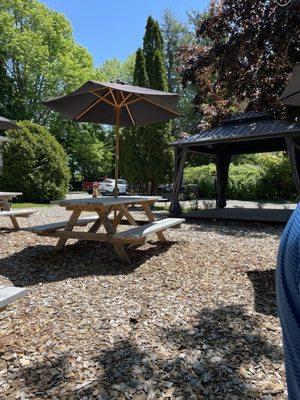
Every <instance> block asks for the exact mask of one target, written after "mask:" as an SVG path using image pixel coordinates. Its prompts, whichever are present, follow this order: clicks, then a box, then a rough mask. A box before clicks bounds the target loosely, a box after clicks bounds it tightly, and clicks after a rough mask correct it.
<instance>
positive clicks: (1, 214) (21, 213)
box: [0, 208, 37, 217]
mask: <svg viewBox="0 0 300 400" xmlns="http://www.w3.org/2000/svg"><path fill="white" fill-rule="evenodd" d="M35 212H37V210H33V209H21V208H20V209H16V210H10V211H0V217H10V216H18V217H22V216H30V215H31V214H33V213H35Z"/></svg>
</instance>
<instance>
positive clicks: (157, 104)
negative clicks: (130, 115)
mask: <svg viewBox="0 0 300 400" xmlns="http://www.w3.org/2000/svg"><path fill="white" fill-rule="evenodd" d="M137 96H138V97H140V98H141V99H142V100H145V101H147V102H148V103H151V104H154V105H155V106H157V107H159V108H162V109H164V110H166V111H168V112H170V113H172V114H174V115H178V116H179V117H180V116H181V114H180V113H178V112H176V111H173V110H171V109H170V108H168V107H165V106H162V105H160V104H159V103H156V102H155V101H153V100H150V99H147V97H143V96H140V95H138V94H137Z"/></svg>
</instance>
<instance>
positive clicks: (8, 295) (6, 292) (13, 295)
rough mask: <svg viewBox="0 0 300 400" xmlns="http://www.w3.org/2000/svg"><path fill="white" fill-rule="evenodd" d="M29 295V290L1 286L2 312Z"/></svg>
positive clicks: (0, 305) (0, 308) (0, 306)
mask: <svg viewBox="0 0 300 400" xmlns="http://www.w3.org/2000/svg"><path fill="white" fill-rule="evenodd" d="M26 294H27V289H25V288H19V287H15V286H3V285H0V311H1V310H3V309H5V308H6V307H7V306H8V305H9V304H10V303H13V302H14V301H16V300H19V299H21V298H22V297H24V296H25V295H26Z"/></svg>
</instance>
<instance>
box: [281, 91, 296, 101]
mask: <svg viewBox="0 0 300 400" xmlns="http://www.w3.org/2000/svg"><path fill="white" fill-rule="evenodd" d="M298 93H300V90H296V92H293V93H292V94H289V95H287V96H284V97H282V98H281V100H286V99H288V98H289V97H292V96H295V95H296V94H298Z"/></svg>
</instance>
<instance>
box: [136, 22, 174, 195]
mask: <svg viewBox="0 0 300 400" xmlns="http://www.w3.org/2000/svg"><path fill="white" fill-rule="evenodd" d="M143 50H144V54H145V60H146V71H147V75H148V78H149V86H150V88H152V89H156V90H167V75H166V69H165V59H164V44H163V37H162V34H161V31H160V28H159V24H158V22H157V21H155V20H153V18H152V17H151V16H150V17H149V18H148V20H147V25H146V32H145V36H144V48H143ZM170 128H171V125H170V124H169V123H168V122H162V123H157V124H152V125H149V126H147V127H146V128H145V130H146V132H145V133H144V143H145V147H146V148H147V153H148V156H149V157H147V158H146V160H147V166H146V167H147V173H148V174H149V178H148V179H149V193H150V194H154V193H155V192H156V191H157V187H158V185H159V184H160V183H164V182H166V181H168V180H169V178H170V176H171V170H172V151H171V149H170V147H169V141H170V139H171V137H170Z"/></svg>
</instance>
